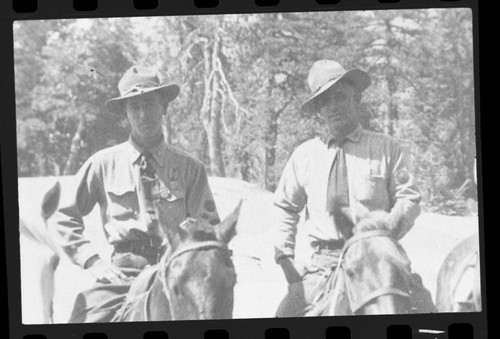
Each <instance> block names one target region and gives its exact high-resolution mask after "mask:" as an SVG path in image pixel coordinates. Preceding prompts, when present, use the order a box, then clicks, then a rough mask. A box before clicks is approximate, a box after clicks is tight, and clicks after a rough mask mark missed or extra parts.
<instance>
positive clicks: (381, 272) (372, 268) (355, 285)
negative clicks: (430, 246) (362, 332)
mask: <svg viewBox="0 0 500 339" xmlns="http://www.w3.org/2000/svg"><path fill="white" fill-rule="evenodd" d="M354 209H355V211H356V217H355V218H352V217H351V215H350V214H349V213H347V211H345V210H343V209H340V208H339V209H337V210H336V211H334V218H335V220H336V221H339V222H340V223H342V225H344V230H347V231H348V234H349V236H348V237H346V238H347V240H346V243H345V246H344V249H343V252H342V254H341V260H340V261H341V264H340V271H341V272H342V273H339V274H342V275H343V277H342V279H344V281H345V282H344V286H345V295H344V298H345V299H347V301H348V302H347V303H346V302H345V300H344V303H341V304H339V305H335V307H337V309H336V310H331V311H330V313H332V312H333V313H335V314H349V313H356V314H393V313H408V312H409V310H410V303H409V300H410V299H409V290H410V277H411V271H410V261H409V259H408V258H407V256H406V254H405V252H404V250H403V248H402V247H401V246H400V244H399V243H398V241H397V240H396V239H395V238H394V237H393V234H392V232H391V230H390V227H389V225H390V214H389V213H387V212H386V211H369V210H368V209H366V208H365V207H364V206H361V205H359V206H354ZM347 304H349V309H348V310H345V309H344V310H341V309H338V307H339V306H340V307H345V305H347ZM342 305H343V306H342Z"/></svg>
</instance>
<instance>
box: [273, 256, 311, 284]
mask: <svg viewBox="0 0 500 339" xmlns="http://www.w3.org/2000/svg"><path fill="white" fill-rule="evenodd" d="M278 264H280V266H281V269H282V270H283V273H284V274H285V279H286V281H287V282H288V284H293V283H296V282H299V281H301V280H302V278H303V277H304V276H305V275H306V273H307V272H308V269H307V266H306V265H305V264H303V263H301V262H298V261H295V260H294V259H292V258H289V257H283V258H282V259H280V260H279V261H278Z"/></svg>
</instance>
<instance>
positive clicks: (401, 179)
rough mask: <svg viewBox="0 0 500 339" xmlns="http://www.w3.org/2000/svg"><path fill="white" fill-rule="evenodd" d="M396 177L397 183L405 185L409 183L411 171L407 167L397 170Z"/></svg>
mask: <svg viewBox="0 0 500 339" xmlns="http://www.w3.org/2000/svg"><path fill="white" fill-rule="evenodd" d="M394 177H395V179H396V184H397V185H404V184H407V183H408V181H410V173H408V170H407V169H406V168H403V169H400V170H399V171H397V172H396V173H395V175H394Z"/></svg>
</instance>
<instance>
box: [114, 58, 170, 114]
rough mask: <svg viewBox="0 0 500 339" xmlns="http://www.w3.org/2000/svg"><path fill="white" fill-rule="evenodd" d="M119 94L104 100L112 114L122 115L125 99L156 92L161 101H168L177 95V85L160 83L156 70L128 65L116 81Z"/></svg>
mask: <svg viewBox="0 0 500 339" xmlns="http://www.w3.org/2000/svg"><path fill="white" fill-rule="evenodd" d="M118 91H119V92H120V96H119V97H116V98H113V99H109V100H108V101H106V103H105V106H106V108H107V109H108V110H109V111H110V112H111V113H113V114H116V115H124V112H125V110H124V108H123V104H124V103H125V99H128V98H132V97H135V96H138V95H143V94H146V93H152V92H158V93H159V94H160V95H161V97H162V102H164V103H168V102H170V101H172V100H174V99H175V98H176V97H177V96H178V95H179V91H180V89H179V86H177V85H175V84H170V85H165V84H161V83H160V80H159V78H158V74H157V72H155V71H153V70H151V69H148V68H144V67H138V66H132V67H130V68H129V69H128V70H127V71H126V72H125V74H124V75H123V76H122V78H121V79H120V81H119V82H118Z"/></svg>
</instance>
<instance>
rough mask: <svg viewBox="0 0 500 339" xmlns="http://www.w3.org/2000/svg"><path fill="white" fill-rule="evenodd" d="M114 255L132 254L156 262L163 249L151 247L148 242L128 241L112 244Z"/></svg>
mask: <svg viewBox="0 0 500 339" xmlns="http://www.w3.org/2000/svg"><path fill="white" fill-rule="evenodd" d="M114 247H115V252H116V253H133V254H136V255H140V256H143V257H146V258H150V259H154V261H158V260H159V258H160V256H161V254H162V253H163V247H161V246H153V245H152V244H151V243H150V242H148V241H142V240H130V241H124V242H120V243H116V244H114Z"/></svg>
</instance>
